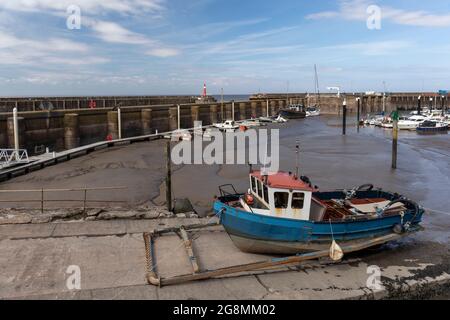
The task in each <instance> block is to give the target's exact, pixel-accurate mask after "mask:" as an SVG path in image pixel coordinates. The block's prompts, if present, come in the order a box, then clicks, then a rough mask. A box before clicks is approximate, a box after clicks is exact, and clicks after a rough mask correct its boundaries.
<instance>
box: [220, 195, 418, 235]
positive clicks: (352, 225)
mask: <svg viewBox="0 0 450 320" xmlns="http://www.w3.org/2000/svg"><path fill="white" fill-rule="evenodd" d="M214 211H215V213H216V214H217V215H219V216H220V219H221V223H222V225H223V226H224V228H225V229H226V231H227V232H228V233H229V234H232V235H237V236H240V237H244V238H248V239H254V240H266V241H280V242H302V243H311V242H317V243H320V242H330V241H331V239H332V238H333V237H332V234H334V239H336V240H337V241H350V240H358V239H366V238H372V237H377V236H382V235H386V234H389V233H392V232H393V228H394V226H395V225H396V224H401V222H402V219H401V217H400V215H396V216H389V217H381V218H377V219H367V220H359V221H343V222H333V223H332V229H333V231H331V227H330V223H329V222H314V221H302V220H293V219H283V218H277V217H269V216H263V215H259V214H254V213H250V212H246V211H243V210H239V209H237V208H233V207H230V206H228V205H226V204H225V203H223V202H220V201H216V202H215V203H214ZM423 213H424V212H423V210H420V212H419V214H418V215H417V216H416V217H415V220H414V221H413V222H412V226H413V227H414V226H417V225H418V224H419V223H420V222H421V221H422V216H423ZM413 217H414V213H413V212H411V211H408V212H407V213H406V214H405V216H404V218H403V222H407V221H411V220H412V219H413Z"/></svg>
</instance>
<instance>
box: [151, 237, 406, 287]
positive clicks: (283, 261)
mask: <svg viewBox="0 0 450 320" xmlns="http://www.w3.org/2000/svg"><path fill="white" fill-rule="evenodd" d="M401 237H402V235H398V234H389V235H386V236H383V237H379V238H374V239H371V240H368V241H366V242H363V243H358V244H354V245H348V246H345V247H343V248H342V250H343V251H344V253H346V254H347V253H351V252H355V251H360V250H363V249H367V248H370V247H373V246H377V245H380V244H384V243H386V242H390V241H394V240H398V239H399V238H401ZM328 255H329V250H323V251H316V252H311V253H306V254H302V255H297V256H292V257H287V258H279V259H271V260H268V261H261V262H255V263H250V264H244V265H239V266H232V267H227V268H221V269H217V270H210V271H206V272H202V273H198V274H194V275H192V274H189V275H182V276H177V277H172V278H161V279H160V282H159V285H160V286H168V285H175V284H181V283H186V282H190V281H199V280H207V279H212V278H216V277H221V276H225V275H231V274H236V273H240V272H246V271H257V270H261V269H266V268H273V267H276V266H287V265H291V264H297V263H300V262H303V261H308V260H315V259H319V258H323V257H327V256H328Z"/></svg>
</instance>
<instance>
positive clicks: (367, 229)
mask: <svg viewBox="0 0 450 320" xmlns="http://www.w3.org/2000/svg"><path fill="white" fill-rule="evenodd" d="M249 183H250V189H249V190H248V192H247V193H238V192H236V190H235V189H234V187H233V186H231V185H227V186H221V187H220V188H219V189H220V193H221V196H220V197H219V198H218V199H217V200H216V201H215V203H214V212H215V213H216V215H217V216H219V218H220V221H221V224H222V225H223V227H224V228H225V230H226V231H227V233H228V234H229V235H230V238H231V239H232V241H233V242H234V244H235V245H236V246H237V247H238V248H239V249H241V250H242V251H244V252H250V253H263V254H300V253H304V252H311V251H318V250H326V249H327V248H329V247H330V244H331V243H334V241H337V242H339V244H342V245H357V244H360V243H364V242H367V241H370V240H371V239H374V238H376V237H381V236H386V235H395V234H398V235H399V236H406V235H409V234H411V233H413V232H415V231H419V230H421V227H420V223H421V220H422V216H423V214H424V209H423V208H421V207H420V206H419V205H418V204H417V203H415V202H414V201H412V200H409V199H407V198H405V197H403V196H401V195H399V194H397V193H392V192H387V191H383V190H381V189H374V187H373V186H372V185H364V186H361V187H357V188H352V189H348V190H336V191H331V192H321V191H319V189H318V188H317V187H316V186H313V185H312V183H311V181H310V179H309V178H307V177H299V176H296V175H294V174H292V173H286V172H278V173H276V174H274V175H265V174H263V173H262V172H261V171H251V172H250V174H249ZM227 188H229V189H230V191H227V190H226V189H227Z"/></svg>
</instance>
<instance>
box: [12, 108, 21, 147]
mask: <svg viewBox="0 0 450 320" xmlns="http://www.w3.org/2000/svg"><path fill="white" fill-rule="evenodd" d="M13 123H14V149H15V150H16V152H19V149H20V145H19V120H18V118H17V108H14V109H13Z"/></svg>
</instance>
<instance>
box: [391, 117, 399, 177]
mask: <svg viewBox="0 0 450 320" xmlns="http://www.w3.org/2000/svg"><path fill="white" fill-rule="evenodd" d="M393 118H394V119H393V120H394V127H393V130H392V169H397V149H398V119H399V117H398V111H395V112H394V115H393Z"/></svg>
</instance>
